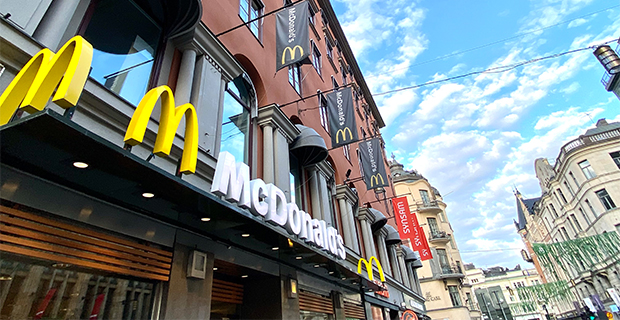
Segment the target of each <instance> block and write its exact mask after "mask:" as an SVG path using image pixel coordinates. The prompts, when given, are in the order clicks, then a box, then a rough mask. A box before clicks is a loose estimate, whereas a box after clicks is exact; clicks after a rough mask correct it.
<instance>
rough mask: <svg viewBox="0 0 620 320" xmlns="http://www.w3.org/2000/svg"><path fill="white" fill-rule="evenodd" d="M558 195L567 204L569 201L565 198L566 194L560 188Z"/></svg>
mask: <svg viewBox="0 0 620 320" xmlns="http://www.w3.org/2000/svg"><path fill="white" fill-rule="evenodd" d="M557 190H558V194H559V195H560V199H562V202H563V203H567V202H568V201H566V197H565V196H564V192H562V189H560V188H558V189H557Z"/></svg>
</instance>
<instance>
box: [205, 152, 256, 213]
mask: <svg viewBox="0 0 620 320" xmlns="http://www.w3.org/2000/svg"><path fill="white" fill-rule="evenodd" d="M211 192H213V193H215V194H217V195H219V196H225V197H226V200H228V201H229V202H237V204H238V205H239V206H240V207H242V208H246V209H247V208H249V207H250V167H248V165H247V164H245V163H243V162H239V163H235V156H233V155H232V154H230V153H228V152H226V151H222V152H220V157H219V159H218V160H217V165H216V167H215V175H213V183H212V184H211Z"/></svg>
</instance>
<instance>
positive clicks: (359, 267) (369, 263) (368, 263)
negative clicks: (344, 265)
mask: <svg viewBox="0 0 620 320" xmlns="http://www.w3.org/2000/svg"><path fill="white" fill-rule="evenodd" d="M373 261H375V262H376V263H377V270H379V277H381V281H383V282H385V275H384V274H383V268H381V263H379V259H377V258H376V257H375V256H372V257H370V259H369V260H366V259H364V258H361V259H360V260H359V261H358V262H357V273H359V274H362V263H363V264H365V265H366V272H367V273H368V279H369V280H370V281H372V280H373V279H372V262H373Z"/></svg>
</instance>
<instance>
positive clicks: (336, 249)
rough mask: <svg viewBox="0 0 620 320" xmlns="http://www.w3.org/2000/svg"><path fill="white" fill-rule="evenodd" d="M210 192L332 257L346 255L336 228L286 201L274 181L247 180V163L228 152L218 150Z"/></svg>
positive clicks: (342, 241)
mask: <svg viewBox="0 0 620 320" xmlns="http://www.w3.org/2000/svg"><path fill="white" fill-rule="evenodd" d="M211 192H212V193H214V194H216V195H219V196H224V197H225V199H226V200H227V201H229V202H232V203H236V204H237V205H238V206H239V207H241V208H244V209H248V210H249V211H250V212H251V213H252V214H254V215H256V216H262V217H264V218H265V221H266V222H269V223H271V224H273V225H277V226H280V227H282V228H284V229H285V230H286V231H287V232H288V233H289V234H291V235H295V236H298V237H299V238H300V239H303V240H304V241H305V242H307V243H309V244H313V245H316V246H317V247H319V248H321V249H322V250H324V251H326V252H328V253H330V254H332V255H334V256H335V257H338V258H340V259H346V258H347V253H346V251H345V248H344V240H343V238H342V236H341V235H340V234H339V233H338V230H336V229H335V228H334V227H331V226H327V223H326V222H325V221H324V220H318V219H312V217H311V216H310V214H308V213H306V212H304V211H303V210H300V209H299V207H297V204H295V203H288V202H287V200H286V195H285V194H284V192H283V191H282V190H281V189H280V188H278V187H276V186H275V185H274V184H272V183H265V182H264V181H263V180H261V179H254V180H250V167H249V166H248V165H247V164H245V163H243V162H236V160H235V157H234V156H233V155H232V154H230V153H229V152H226V151H222V152H220V156H219V158H218V161H217V165H216V167H215V175H214V176H213V184H212V185H211Z"/></svg>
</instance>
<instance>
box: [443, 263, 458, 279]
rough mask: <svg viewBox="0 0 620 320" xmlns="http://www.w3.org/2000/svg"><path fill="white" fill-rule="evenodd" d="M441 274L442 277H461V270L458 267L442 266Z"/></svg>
mask: <svg viewBox="0 0 620 320" xmlns="http://www.w3.org/2000/svg"><path fill="white" fill-rule="evenodd" d="M441 274H443V275H460V276H462V275H463V270H462V269H461V266H459V265H454V264H453V265H443V266H441Z"/></svg>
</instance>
